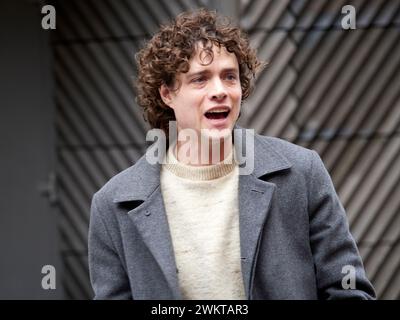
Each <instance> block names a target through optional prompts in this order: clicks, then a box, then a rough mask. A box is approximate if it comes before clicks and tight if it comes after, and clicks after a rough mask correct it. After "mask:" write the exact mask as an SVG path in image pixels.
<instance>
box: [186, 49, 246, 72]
mask: <svg viewBox="0 0 400 320" xmlns="http://www.w3.org/2000/svg"><path fill="white" fill-rule="evenodd" d="M210 51H211V52H210ZM189 65H190V68H189V72H190V73H192V72H196V71H197V70H204V69H206V68H211V67H220V68H223V69H226V68H228V69H238V61H237V58H236V55H235V54H234V53H232V52H229V51H228V50H226V48H225V47H224V46H218V45H213V46H212V47H211V50H210V49H205V48H204V46H203V45H202V44H200V43H199V44H198V45H197V46H196V51H195V54H194V55H193V57H192V58H191V59H190V60H189Z"/></svg>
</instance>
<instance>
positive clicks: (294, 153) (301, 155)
mask: <svg viewBox="0 0 400 320" xmlns="http://www.w3.org/2000/svg"><path fill="white" fill-rule="evenodd" d="M257 138H259V139H260V140H261V141H262V143H263V144H264V145H265V146H266V147H267V149H268V150H273V151H274V152H276V153H278V154H279V155H281V156H283V157H284V158H286V159H287V160H288V161H289V162H290V163H291V164H292V165H294V166H301V167H304V166H306V167H308V166H309V164H310V162H311V161H312V159H313V158H314V157H316V156H317V153H316V152H315V151H314V150H311V149H307V148H305V147H303V146H300V145H297V144H294V143H292V142H289V141H287V140H284V139H281V138H276V137H270V136H264V135H257Z"/></svg>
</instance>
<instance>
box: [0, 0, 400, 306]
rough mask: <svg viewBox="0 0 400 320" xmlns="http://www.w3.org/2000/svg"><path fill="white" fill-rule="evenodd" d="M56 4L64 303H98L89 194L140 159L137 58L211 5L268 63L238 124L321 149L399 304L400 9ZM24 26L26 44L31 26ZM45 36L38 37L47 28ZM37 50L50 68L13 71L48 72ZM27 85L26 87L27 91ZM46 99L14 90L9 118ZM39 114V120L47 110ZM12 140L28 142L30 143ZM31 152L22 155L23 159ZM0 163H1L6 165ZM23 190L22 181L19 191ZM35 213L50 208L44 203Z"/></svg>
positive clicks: (365, 247)
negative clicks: (91, 266) (348, 13)
mask: <svg viewBox="0 0 400 320" xmlns="http://www.w3.org/2000/svg"><path fill="white" fill-rule="evenodd" d="M21 2H22V3H25V5H28V4H29V5H30V6H31V8H33V9H32V10H36V11H37V12H40V7H41V6H42V5H43V2H40V1H23V0H21ZM50 3H51V4H53V5H54V6H55V8H56V12H57V28H56V30H53V31H49V32H48V33H47V35H49V34H50V36H51V43H50V44H51V51H52V54H53V69H52V72H53V73H51V74H52V75H53V77H54V91H53V94H54V103H55V106H56V107H55V110H54V113H55V121H54V129H55V132H56V142H55V145H54V148H53V149H52V150H54V152H55V153H56V157H55V159H56V161H55V173H56V174H55V176H56V184H55V185H56V189H55V190H56V195H57V202H56V206H55V210H56V212H57V213H56V214H57V215H56V217H57V225H58V232H59V236H60V239H61V241H60V247H59V248H58V250H59V257H60V258H61V260H62V268H61V269H62V271H61V272H60V273H59V274H60V280H61V279H62V280H61V281H62V285H63V288H64V291H63V292H64V294H65V295H64V296H63V297H65V298H67V299H87V298H91V297H92V295H93V293H92V290H91V287H90V284H89V276H88V271H87V228H88V223H89V206H90V200H91V196H92V195H93V193H94V192H95V191H96V190H98V189H99V188H100V187H101V186H102V185H103V184H104V183H105V182H106V181H107V180H108V179H109V178H110V177H111V176H113V175H114V174H116V173H117V172H119V171H121V170H123V169H125V168H126V167H128V166H130V165H132V164H133V163H134V162H135V161H136V160H137V159H138V158H139V157H140V155H141V154H143V153H144V152H145V148H146V144H145V133H146V130H147V128H148V127H147V125H146V124H145V123H144V122H143V119H142V115H141V110H140V108H139V107H138V106H136V104H135V101H134V97H135V92H134V90H133V87H132V82H133V79H134V78H135V74H136V71H135V64H134V58H133V57H134V54H135V52H136V51H137V50H138V48H139V47H140V46H141V44H142V43H143V40H144V39H146V38H148V37H149V36H150V35H151V34H152V32H154V31H155V30H156V29H157V27H158V25H159V24H160V23H162V22H166V21H167V20H168V19H169V18H171V17H173V16H175V15H176V14H178V13H179V12H181V11H184V10H187V9H190V8H197V7H201V6H206V7H213V8H216V9H218V11H219V12H221V13H223V14H229V15H231V16H233V17H234V19H235V20H236V21H238V23H240V25H241V26H242V27H243V28H244V29H245V30H247V31H248V33H249V35H250V38H251V41H252V43H253V44H254V45H255V46H256V47H258V49H259V55H260V57H261V58H262V59H264V60H266V61H268V62H269V66H268V67H267V68H266V69H265V70H264V71H263V72H262V73H261V74H260V76H259V78H258V81H257V87H256V91H255V92H254V95H253V96H252V97H251V98H250V99H249V100H248V101H247V102H246V103H245V105H244V108H243V112H242V116H241V119H240V124H241V125H243V126H245V127H251V128H255V129H256V131H257V132H259V133H263V134H268V135H272V136H277V137H281V138H284V139H286V140H289V141H292V142H295V143H298V144H301V145H303V146H305V147H308V148H312V149H315V150H316V151H318V153H319V154H320V155H321V156H322V158H323V160H324V162H325V164H326V166H327V168H328V170H329V172H330V173H331V175H332V178H333V181H334V184H335V186H336V188H337V191H338V193H339V196H340V198H341V200H342V202H343V204H344V206H345V208H346V210H347V214H348V217H349V222H350V226H351V230H352V232H353V235H354V236H355V238H356V241H357V243H358V245H359V248H360V252H361V255H362V256H363V259H364V264H365V267H366V270H367V273H368V275H369V277H370V279H371V281H372V282H373V284H374V286H375V287H376V289H377V292H378V296H379V297H380V298H383V299H399V298H400V270H399V269H400V244H399V238H400V237H399V236H400V214H399V212H400V135H399V131H400V97H399V93H400V79H399V77H400V66H399V63H400V61H399V60H400V41H399V40H400V39H399V36H400V32H399V31H400V1H398V0H374V1H367V0H346V1H345V0H338V1H328V0H292V1H288V0H257V1H246V0H242V1H238V0H236V1H230V0H229V1H228V0H226V1H205V0H170V1H163V0H148V1H133V0H68V1H65V0H58V1H51V2H50ZM348 4H350V5H353V6H354V7H355V8H356V13H357V15H356V29H355V30H343V29H342V27H341V19H342V18H343V16H344V15H343V14H342V13H341V8H342V6H344V5H348ZM8 14H10V13H8ZM15 17H16V16H15ZM18 19H22V17H20V16H19V18H18ZM1 21H2V23H3V19H2V20H1ZM18 21H19V20H18ZM35 23H37V21H36V22H35ZM14 29H15V28H14ZM2 30H3V29H2ZM21 32H23V35H24V36H26V35H28V36H27V37H29V35H30V34H31V33H32V32H34V31H32V30H31V31H30V32H31V33H28V31H27V30H24V31H21ZM40 34H41V37H42V36H43V35H42V34H43V32H41V33H40ZM15 35H16V34H15ZM30 38H32V37H30ZM8 48H9V51H8V52H9V56H8V57H9V58H10V59H9V60H8V61H10V60H12V59H11V52H14V51H24V50H23V49H21V48H20V47H12V46H11V45H10V46H9V47H8ZM30 48H32V46H31V47H30ZM30 50H32V49H30ZM25 51H28V50H25ZM39 56H40V57H42V59H43V61H44V63H45V65H43V64H42V65H40V64H39V66H40V67H38V62H37V61H33V60H32V59H30V60H26V59H21V58H18V59H17V58H15V59H14V60H13V61H14V62H15V63H16V64H17V65H18V64H19V63H21V61H30V64H29V65H30V66H32V65H33V64H34V65H35V66H36V67H38V68H39V69H40V70H49V66H48V65H47V64H48V63H50V62H49V61H51V59H47V56H45V55H39ZM3 60H4V59H1V61H3ZM26 63H28V62H26ZM12 74H13V73H12V72H11V71H10V76H11V75H12ZM22 74H24V73H23V71H22V70H19V71H18V70H17V69H15V70H14V75H19V76H20V77H21V75H22ZM29 74H30V75H33V74H35V72H34V71H33V70H32V71H31V72H30V73H29ZM36 81H37V82H38V80H36ZM28 87H29V86H28V85H26V84H25V85H24V87H23V88H28ZM19 88H21V87H19ZM46 94H49V93H46ZM46 94H44V95H39V96H36V97H34V98H32V97H30V98H29V100H18V99H17V98H19V99H22V98H21V97H20V96H18V97H16V95H11V94H9V98H8V99H9V100H10V99H11V101H13V103H14V107H13V108H12V110H9V111H7V112H6V114H7V115H11V114H12V113H13V112H18V114H26V115H27V116H28V117H29V116H30V114H29V113H25V112H27V111H22V110H21V111H17V110H19V109H18V108H25V109H29V108H28V105H29V104H32V102H34V101H36V102H38V101H39V102H40V101H41V100H40V99H42V97H49V96H48V95H46ZM2 101H5V100H4V99H3V100H2ZM39 102H38V103H39ZM39 104H40V105H42V104H41V103H39ZM50 105H51V103H50ZM25 109H24V110H25ZM2 110H3V107H2ZM29 110H32V108H30V109H29ZM35 110H36V112H35V113H34V114H36V115H37V114H40V115H48V114H51V112H50V113H49V112H48V111H46V110H45V109H40V108H36V109H35ZM19 112H21V113H19ZM12 121H16V119H15V118H13V119H12ZM10 123H11V122H10ZM2 124H3V123H2ZM10 130H11V129H10ZM24 132H29V131H24ZM20 141H29V140H27V137H26V136H25V137H21V140H20ZM8 143H9V142H8ZM34 143H35V144H34V145H39V144H40V142H39V141H36V142H34ZM12 145H15V144H12ZM7 146H8V145H7ZM5 148H6V147H3V146H2V150H5ZM27 150H29V149H27ZM34 154H37V153H35V152H33V151H30V152H29V153H28V155H29V156H30V157H32V155H34ZM33 160H34V163H40V162H41V161H42V160H40V159H33ZM0 161H2V162H1V164H2V166H3V162H4V161H5V160H3V159H1V160H0ZM32 170H33V172H36V171H37V170H38V169H32ZM50 171H51V170H50ZM20 185H22V181H18V183H17V184H16V186H20ZM5 189H6V188H4V187H3V188H2V192H3V190H5ZM16 190H18V188H17V189H16ZM8 208H9V204H8V203H5V204H4V205H3V206H2V207H1V219H5V220H7V221H10V220H9V219H10V218H9V217H8V216H6V215H5V212H7V209H8ZM16 212H19V213H18V214H19V215H21V211H19V210H16ZM35 212H37V213H38V214H43V212H45V211H44V210H42V209H40V208H39V209H37V211H35ZM16 216H18V215H16ZM19 217H21V216H19ZM19 219H20V218H19ZM51 226H54V225H51ZM36 227H37V226H35V230H36ZM15 228H16V226H15V225H13V226H12V228H9V229H10V230H16V229H15ZM39 230H43V231H45V230H46V229H39ZM46 232H47V231H46ZM46 235H47V233H46ZM6 250H8V251H6V252H7V253H6V256H7V257H12V259H14V256H12V254H11V250H10V249H8V248H6ZM33 256H34V257H36V256H35V255H33ZM12 259H11V260H10V261H12V262H13V261H14V260H12ZM34 260H38V261H39V260H40V261H43V259H42V258H40V259H39V258H34ZM5 292H6V291H5Z"/></svg>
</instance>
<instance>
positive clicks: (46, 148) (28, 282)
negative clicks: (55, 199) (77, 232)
mask: <svg viewBox="0 0 400 320" xmlns="http://www.w3.org/2000/svg"><path fill="white" fill-rule="evenodd" d="M48 32H49V31H45V30H43V29H42V28H41V13H40V9H39V7H38V6H36V5H35V4H34V3H33V2H29V1H22V0H19V1H11V0H2V1H1V2H0V43H1V50H0V70H1V77H0V88H1V89H0V299H56V298H62V294H61V290H60V289H61V287H60V285H61V284H60V282H59V281H57V280H58V277H59V274H60V272H61V270H60V264H59V260H58V254H59V253H58V240H57V229H56V216H55V214H56V211H55V210H54V209H53V208H52V207H51V206H50V203H49V201H48V198H46V197H45V196H43V195H42V194H41V191H40V190H41V189H42V188H44V185H45V184H46V181H47V177H48V175H49V174H50V173H51V172H52V171H53V170H54V154H55V149H54V145H55V142H54V137H55V134H54V103H53V97H52V90H53V79H52V73H51V72H52V70H51V61H52V59H51V51H50V47H49V43H48V36H49V34H48ZM44 265H53V266H54V267H55V268H56V290H44V289H43V288H42V286H41V282H42V277H44V276H45V275H44V274H42V273H41V271H42V267H43V266H44Z"/></svg>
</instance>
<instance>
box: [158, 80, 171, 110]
mask: <svg viewBox="0 0 400 320" xmlns="http://www.w3.org/2000/svg"><path fill="white" fill-rule="evenodd" d="M158 92H159V93H160V96H161V99H162V101H163V102H164V103H165V104H166V105H167V106H168V107H170V108H173V107H172V105H171V104H172V93H171V90H170V89H169V88H168V86H167V85H165V84H162V85H161V87H160V88H159V89H158Z"/></svg>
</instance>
